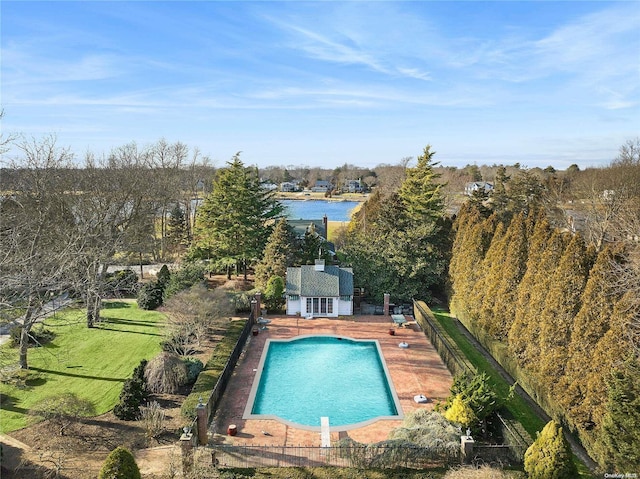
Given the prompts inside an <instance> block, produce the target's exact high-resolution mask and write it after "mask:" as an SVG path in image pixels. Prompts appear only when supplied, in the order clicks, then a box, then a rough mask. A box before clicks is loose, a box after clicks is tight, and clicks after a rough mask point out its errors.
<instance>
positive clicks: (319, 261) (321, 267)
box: [314, 259, 324, 271]
mask: <svg viewBox="0 0 640 479" xmlns="http://www.w3.org/2000/svg"><path fill="white" fill-rule="evenodd" d="M314 269H315V270H316V271H324V260H323V259H317V260H316V265H315V267H314Z"/></svg>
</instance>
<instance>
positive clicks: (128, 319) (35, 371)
mask: <svg viewBox="0 0 640 479" xmlns="http://www.w3.org/2000/svg"><path fill="white" fill-rule="evenodd" d="M84 313H85V312H84V310H73V309H68V310H65V311H62V312H59V313H57V314H56V315H55V317H51V318H48V319H47V320H46V322H45V326H46V328H47V329H49V330H51V331H53V332H54V333H55V334H56V337H55V339H54V340H53V341H52V342H51V343H50V344H47V345H46V346H45V347H42V348H30V349H29V356H28V362H29V368H30V371H31V372H30V375H29V380H28V381H27V387H25V388H22V389H19V388H17V387H15V386H11V385H8V384H0V394H2V396H3V398H2V408H1V410H0V431H1V432H3V433H5V432H10V431H14V430H16V429H20V428H23V427H25V426H27V425H28V419H29V418H28V414H27V413H28V411H29V409H30V408H31V407H32V406H33V405H34V404H36V403H37V402H38V401H40V400H42V399H43V398H45V397H48V396H54V395H57V394H60V393H63V392H71V393H75V394H77V395H78V396H79V397H81V398H86V399H89V400H90V401H92V402H93V404H94V406H95V409H96V413H97V414H103V413H105V412H107V411H109V410H111V409H112V408H113V406H114V405H115V404H116V403H117V401H118V396H119V395H120V391H121V389H122V383H123V382H124V381H125V379H127V378H128V377H130V376H131V374H132V372H133V368H134V367H135V366H137V365H138V364H139V363H140V360H142V359H151V358H153V357H154V356H155V355H156V354H157V353H158V352H159V351H160V341H161V339H162V329H161V328H162V326H163V324H164V319H165V318H164V315H162V314H161V313H158V312H155V311H143V310H139V309H138V307H137V305H136V304H135V302H128V301H127V302H125V301H111V302H105V303H104V309H103V310H102V313H101V314H102V317H103V319H104V320H103V322H101V323H99V324H98V325H97V327H95V328H92V329H89V328H87V326H86V320H85V315H84ZM5 347H6V346H5ZM8 355H9V357H11V356H12V355H13V356H14V357H15V358H17V350H15V349H13V350H11V351H10V352H8Z"/></svg>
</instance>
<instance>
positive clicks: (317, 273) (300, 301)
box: [285, 259, 353, 318]
mask: <svg viewBox="0 0 640 479" xmlns="http://www.w3.org/2000/svg"><path fill="white" fill-rule="evenodd" d="M285 294H286V298H287V314H300V315H301V316H303V317H309V316H313V317H328V318H335V317H338V316H339V315H343V316H351V315H352V314H353V270H352V269H351V268H341V267H339V266H332V265H329V266H325V264H324V260H320V259H319V260H316V264H313V265H312V264H309V265H303V266H300V267H299V268H287V287H286V293H285Z"/></svg>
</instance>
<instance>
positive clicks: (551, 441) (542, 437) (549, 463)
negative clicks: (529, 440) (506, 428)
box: [524, 421, 578, 479]
mask: <svg viewBox="0 0 640 479" xmlns="http://www.w3.org/2000/svg"><path fill="white" fill-rule="evenodd" d="M524 470H525V471H526V472H527V474H529V479H571V478H574V477H577V475H578V471H577V469H576V466H575V464H574V463H573V461H572V459H571V453H570V452H569V445H568V444H567V441H566V439H565V438H564V436H563V435H562V428H561V427H560V426H559V425H558V423H557V422H556V421H549V422H548V423H547V425H546V426H545V427H544V428H543V429H542V432H541V433H538V438H537V439H536V440H535V441H534V443H533V444H531V446H529V449H527V452H525V453H524Z"/></svg>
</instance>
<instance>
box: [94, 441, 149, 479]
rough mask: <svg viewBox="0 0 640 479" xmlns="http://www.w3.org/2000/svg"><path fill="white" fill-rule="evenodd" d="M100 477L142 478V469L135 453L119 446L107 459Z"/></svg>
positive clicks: (112, 478) (115, 478) (111, 478)
mask: <svg viewBox="0 0 640 479" xmlns="http://www.w3.org/2000/svg"><path fill="white" fill-rule="evenodd" d="M98 479H141V476H140V469H138V465H137V464H136V460H135V459H134V457H133V454H131V452H130V451H129V450H128V449H126V448H124V447H122V446H118V447H116V448H115V449H114V450H113V451H111V452H110V453H109V455H108V456H107V458H106V459H105V461H104V464H103V465H102V469H100V474H99V475H98Z"/></svg>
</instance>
